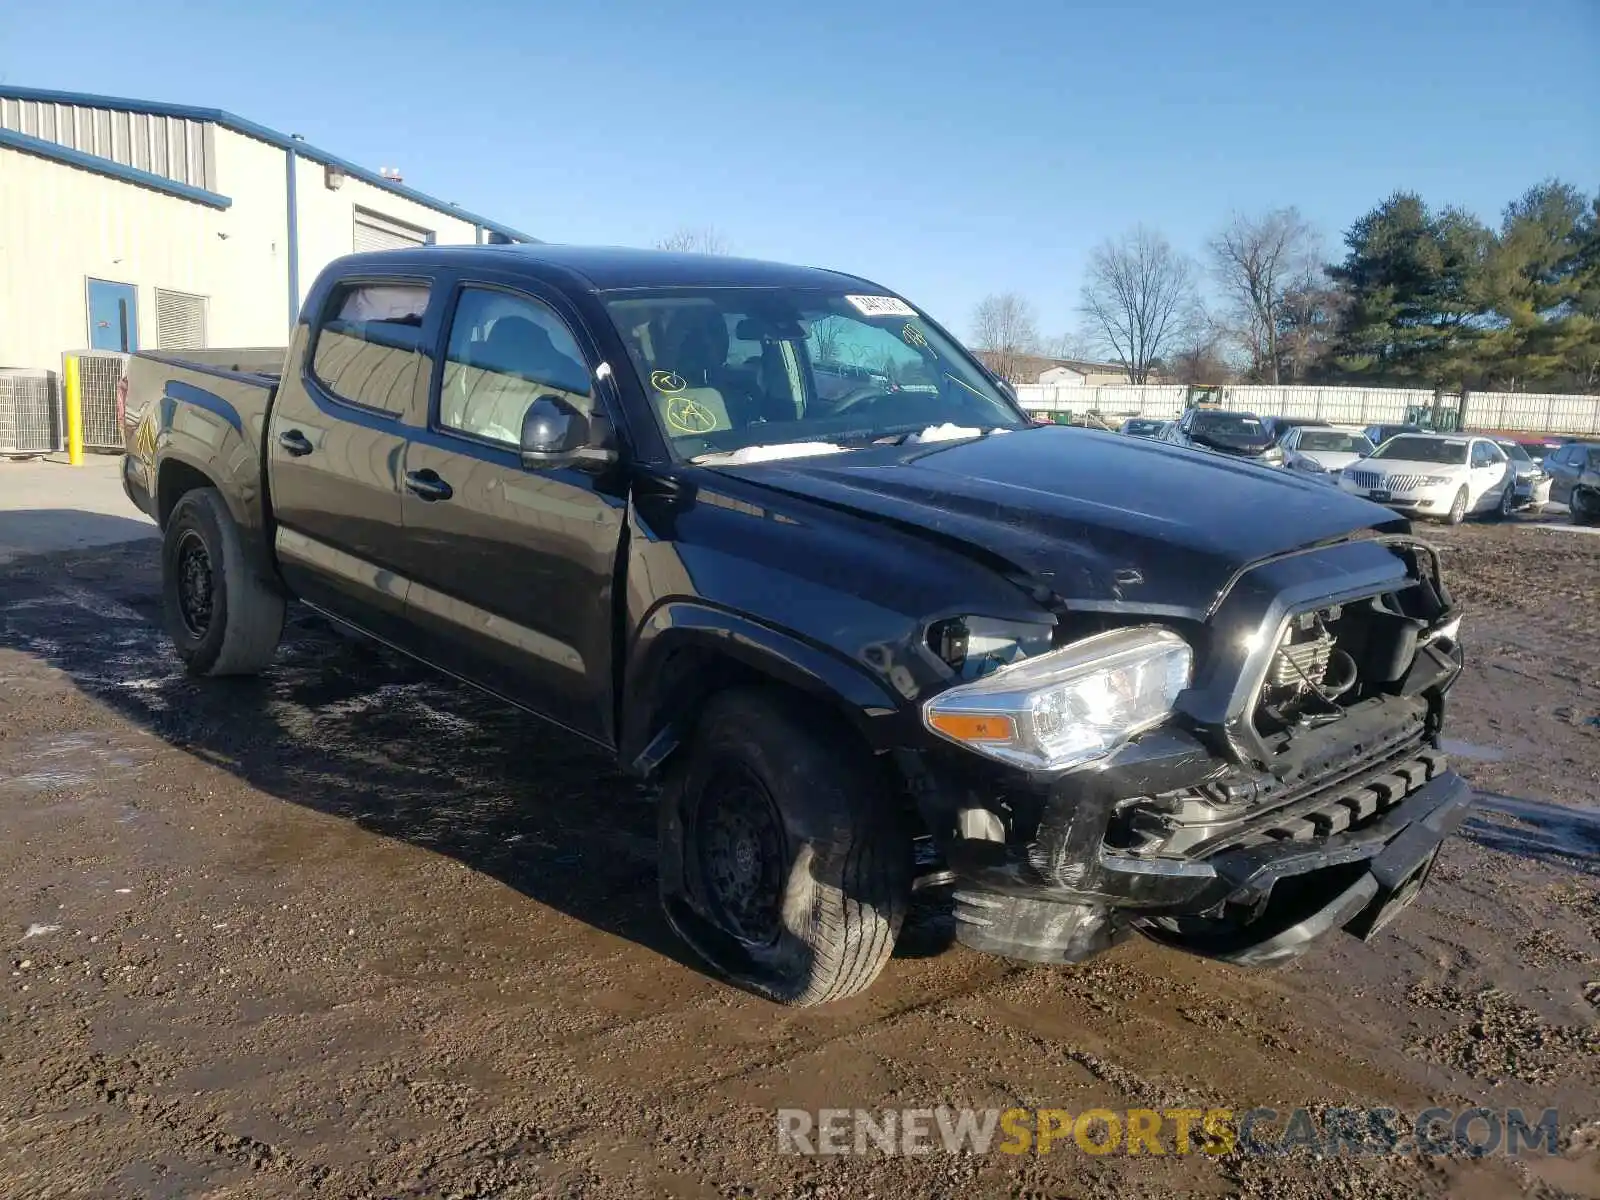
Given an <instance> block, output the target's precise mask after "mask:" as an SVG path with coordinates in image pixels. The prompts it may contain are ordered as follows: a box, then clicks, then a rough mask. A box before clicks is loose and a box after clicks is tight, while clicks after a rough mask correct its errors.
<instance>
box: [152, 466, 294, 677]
mask: <svg viewBox="0 0 1600 1200" xmlns="http://www.w3.org/2000/svg"><path fill="white" fill-rule="evenodd" d="M161 585H162V586H161V592H162V609H163V612H164V615H165V617H166V626H167V632H168V634H169V635H171V637H172V644H173V646H174V648H175V649H176V650H177V652H178V657H179V658H180V659H182V660H183V666H184V669H185V670H187V671H188V672H189V674H191V675H207V676H209V675H257V674H260V672H261V671H263V670H265V669H266V667H267V664H268V663H270V662H271V661H272V656H273V654H275V653H276V652H277V649H278V639H279V637H280V636H281V635H282V633H283V611H284V600H283V597H282V596H281V595H280V594H278V593H277V592H276V591H274V590H273V589H272V588H270V587H268V586H267V584H266V583H264V582H263V581H262V580H261V578H260V577H259V576H258V575H257V574H256V573H255V572H254V571H253V570H252V569H251V568H250V565H249V563H248V562H247V561H246V560H245V555H244V547H243V545H242V543H241V541H240V538H239V527H238V525H236V524H235V523H234V520H233V515H232V514H231V513H230V512H229V511H228V506H227V504H226V502H224V500H223V499H222V494H221V493H220V492H218V491H217V489H216V488H195V489H194V490H192V491H188V492H185V493H184V494H183V495H182V496H181V497H180V498H179V500H178V503H177V504H176V505H174V506H173V509H172V514H171V515H170V516H169V517H168V518H167V527H166V529H165V531H164V532H163V540H162V545H161Z"/></svg>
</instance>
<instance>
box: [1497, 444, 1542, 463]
mask: <svg viewBox="0 0 1600 1200" xmlns="http://www.w3.org/2000/svg"><path fill="white" fill-rule="evenodd" d="M1495 445H1496V446H1499V447H1500V449H1502V450H1504V451H1505V452H1506V457H1507V458H1509V459H1511V460H1512V461H1513V462H1532V461H1533V459H1532V458H1531V457H1530V456H1529V454H1528V452H1527V451H1526V450H1524V449H1523V448H1522V446H1521V445H1520V444H1519V443H1517V442H1496V443H1495Z"/></svg>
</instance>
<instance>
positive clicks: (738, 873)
mask: <svg viewBox="0 0 1600 1200" xmlns="http://www.w3.org/2000/svg"><path fill="white" fill-rule="evenodd" d="M845 736H849V734H848V731H841V730H839V729H836V728H835V727H834V726H833V725H832V724H831V723H830V722H829V721H828V720H827V719H826V718H820V717H819V716H818V715H817V714H814V713H811V712H809V711H807V710H806V708H805V706H804V704H803V703H802V702H800V701H797V700H791V699H789V698H788V697H786V696H784V695H782V694H780V693H777V692H774V691H768V690H764V689H759V688H740V689H735V690H731V691H727V692H723V693H720V694H718V695H717V696H715V697H713V699H712V700H711V702H710V703H709V704H708V705H707V707H706V710H705V712H704V715H703V716H702V718H701V720H700V724H699V726H698V728H697V729H696V732H695V736H694V740H693V743H692V745H691V746H690V747H689V748H688V751H687V754H686V757H685V758H684V761H682V762H681V763H680V764H679V765H678V767H677V769H676V770H674V772H673V775H672V777H671V778H670V779H669V781H668V783H667V786H666V788H665V790H664V794H663V797H662V801H661V900H662V905H663V907H664V908H665V909H666V912H667V919H668V920H669V921H670V922H671V924H672V926H673V928H674V929H676V930H677V932H678V934H679V935H680V936H681V937H682V938H683V939H684V940H685V941H686V942H688V943H689V945H690V946H691V947H692V948H693V949H694V950H695V952H696V953H697V954H699V955H700V956H701V957H702V958H704V959H705V960H706V961H707V962H708V963H710V964H711V966H712V967H714V968H715V969H716V970H717V971H719V972H720V973H722V974H723V975H725V976H727V977H728V978H729V979H731V980H733V981H734V982H735V983H738V984H740V985H741V986H743V987H746V988H749V989H750V990H752V991H754V992H757V993H759V994H761V995H763V996H766V997H768V998H769V999H772V1000H776V1001H779V1002H780V1003H783V1004H792V1005H811V1004H822V1003H824V1002H826V1001H829V1000H839V999H843V998H844V997H846V996H851V995H854V994H856V993H857V992H860V991H863V990H864V989H866V988H867V987H868V986H869V985H870V984H871V983H872V981H873V980H874V979H876V978H877V976H878V973H879V972H880V971H881V970H883V967H884V964H885V963H887V962H888V961H889V955H890V953H891V952H892V951H893V950H894V942H895V938H896V937H897V936H898V934H899V932H900V926H901V923H902V922H903V921H904V919H905V914H906V910H907V909H908V908H909V907H910V903H911V875H912V850H911V837H910V832H909V829H908V827H907V823H906V821H905V819H904V816H903V814H902V813H901V810H900V808H899V806H898V803H897V797H896V795H895V793H894V791H893V790H892V789H891V788H889V787H888V786H886V784H885V781H884V778H883V776H882V774H881V771H880V768H879V764H877V763H876V762H875V761H874V760H873V759H872V757H871V756H870V755H868V754H866V753H865V752H864V751H862V752H860V753H854V754H852V753H849V752H841V739H842V737H845Z"/></svg>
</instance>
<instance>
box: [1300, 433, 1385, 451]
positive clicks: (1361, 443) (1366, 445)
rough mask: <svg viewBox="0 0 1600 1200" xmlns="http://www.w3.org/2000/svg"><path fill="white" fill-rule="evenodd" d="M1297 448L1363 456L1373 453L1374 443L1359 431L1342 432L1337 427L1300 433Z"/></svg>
mask: <svg viewBox="0 0 1600 1200" xmlns="http://www.w3.org/2000/svg"><path fill="white" fill-rule="evenodd" d="M1297 448H1298V449H1300V450H1306V451H1312V452H1315V451H1325V452H1327V453H1329V454H1359V455H1361V456H1362V457H1363V458H1365V457H1366V456H1367V455H1369V454H1371V453H1372V443H1371V442H1369V441H1367V439H1366V438H1364V437H1362V436H1361V435H1360V434H1359V433H1340V432H1339V431H1338V430H1336V429H1308V430H1306V431H1305V432H1304V433H1302V434H1301V435H1300V441H1299V443H1298V444H1297Z"/></svg>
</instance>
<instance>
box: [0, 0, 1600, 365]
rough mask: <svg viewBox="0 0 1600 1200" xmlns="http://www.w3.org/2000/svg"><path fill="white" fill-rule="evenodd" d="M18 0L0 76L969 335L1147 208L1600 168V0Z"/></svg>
mask: <svg viewBox="0 0 1600 1200" xmlns="http://www.w3.org/2000/svg"><path fill="white" fill-rule="evenodd" d="M3 7H4V10H5V11H3V12H0V79H3V80H4V82H6V83H10V84H16V85H27V86H38V87H55V88H64V89H71V90H76V91H90V92H104V93H109V94H113V95H127V96H138V97H141V98H146V99H158V100H170V101H176V102H180V103H191V104H199V105H205V106H208V107H219V108H226V109H229V110H232V111H233V112H236V113H238V114H239V115H241V116H243V117H247V118H249V119H251V120H255V121H259V122H261V123H262V124H265V125H269V126H272V127H274V128H277V129H281V130H284V131H286V132H296V133H301V134H303V135H304V136H305V137H306V138H307V140H309V141H311V142H313V143H316V144H317V145H320V146H323V147H325V148H326V149H328V150H331V151H333V152H335V153H338V154H341V155H343V156H344V157H347V158H350V159H353V160H355V161H357V162H361V163H364V164H366V165H368V166H371V167H377V166H380V165H391V164H394V165H399V166H400V167H402V168H403V169H404V172H405V178H406V182H407V183H409V184H412V185H413V186H416V187H418V188H421V189H422V190H424V191H427V192H431V193H433V194H435V195H438V196H440V197H443V198H445V199H448V200H455V201H457V202H459V203H460V204H462V205H463V206H465V207H468V208H471V209H474V210H476V211H478V212H482V213H485V214H487V215H489V216H492V217H495V218H497V219H499V220H502V221H505V222H506V223H507V224H510V225H513V226H516V227H517V228H520V229H525V230H528V231H529V232H531V233H533V234H535V235H537V236H540V237H543V238H546V239H548V240H552V241H567V242H604V243H613V244H630V245H648V244H650V243H651V242H652V241H654V240H655V239H656V238H658V237H661V236H663V235H665V234H667V233H670V232H671V231H672V230H674V229H675V228H678V227H681V226H686V225H697V226H698V225H713V226H715V227H716V228H717V229H718V230H719V231H720V232H721V233H722V234H723V235H724V236H725V237H726V238H727V239H728V240H729V241H730V242H731V243H732V245H733V247H734V248H735V249H736V250H737V251H739V252H741V253H746V254H750V255H754V256H758V257H770V258H778V259H785V260H792V261H799V262H805V263H811V264H814V265H818V266H831V267H838V268H841V269H844V270H850V271H854V272H857V273H860V274H864V275H868V276H870V277H873V278H876V279H879V280H880V281H882V282H883V283H885V284H888V285H890V286H892V287H894V288H896V289H898V290H900V291H902V292H904V293H906V294H907V295H909V296H911V297H912V298H913V299H914V300H916V301H917V302H919V303H920V304H922V305H923V306H924V307H926V308H928V309H929V310H930V311H931V312H932V313H933V314H934V315H935V316H936V317H937V318H939V319H940V320H941V321H943V322H944V323H946V324H948V325H950V326H951V327H952V328H953V329H955V330H956V331H957V332H958V333H960V334H963V335H965V334H966V333H967V332H968V327H969V324H970V322H969V315H970V313H971V309H972V307H973V305H974V304H975V303H976V301H977V300H978V299H979V298H981V297H982V296H983V294H985V293H986V292H991V291H1003V290H1015V291H1018V292H1021V293H1022V294H1023V295H1025V296H1027V297H1028V298H1029V299H1031V300H1032V301H1033V302H1034V303H1035V304H1036V305H1037V307H1038V309H1039V311H1040V315H1041V322H1040V323H1041V326H1042V327H1043V329H1044V330H1045V331H1046V332H1049V333H1055V332H1059V331H1064V330H1066V329H1068V328H1071V327H1072V326H1074V325H1075V324H1076V323H1077V321H1076V317H1075V315H1074V312H1073V309H1074V306H1075V305H1076V302H1077V295H1078V290H1079V286H1080V281H1081V272H1082V268H1083V263H1084V261H1085V258H1086V256H1087V253H1088V251H1089V250H1090V248H1091V247H1092V246H1093V245H1094V244H1095V243H1096V242H1098V241H1100V240H1101V239H1103V238H1105V237H1107V236H1109V235H1112V234H1115V233H1118V232H1120V231H1121V230H1123V229H1125V228H1128V227H1130V226H1132V225H1133V224H1135V223H1137V222H1143V223H1145V224H1147V225H1150V226H1153V227H1155V228H1158V229H1160V230H1162V231H1163V232H1164V233H1166V234H1167V236H1168V237H1169V238H1171V239H1172V241H1173V242H1174V243H1175V244H1176V245H1178V246H1179V247H1180V248H1181V249H1184V250H1186V251H1188V252H1190V253H1198V252H1199V251H1200V250H1201V249H1202V248H1203V245H1204V242H1205V239H1206V238H1207V236H1208V235H1209V234H1210V233H1211V232H1212V231H1213V230H1214V228H1215V227H1216V226H1217V225H1218V224H1219V223H1220V222H1221V221H1222V220H1223V219H1224V218H1225V217H1226V216H1227V214H1228V213H1229V211H1230V210H1232V209H1243V210H1248V211H1257V210H1261V209H1265V208H1270V207H1274V206H1277V205H1283V204H1297V205H1299V206H1300V208H1301V210H1302V211H1303V212H1304V213H1305V214H1306V215H1307V216H1308V217H1310V218H1311V219H1312V220H1313V221H1314V222H1315V223H1316V224H1317V225H1319V226H1320V227H1321V228H1322V229H1323V230H1324V231H1325V233H1326V236H1327V244H1328V249H1329V252H1330V253H1335V252H1337V250H1338V247H1339V235H1340V232H1341V231H1342V230H1343V229H1344V228H1345V227H1346V226H1348V224H1349V223H1350V221H1351V220H1352V219H1353V218H1355V217H1357V216H1358V215H1360V214H1361V213H1362V212H1364V211H1366V210H1367V209H1368V208H1370V207H1371V206H1372V205H1373V204H1375V203H1376V202H1377V201H1379V200H1380V199H1382V198H1383V197H1384V196H1385V195H1387V194H1388V193H1389V192H1391V191H1393V190H1394V189H1396V188H1407V189H1412V190H1416V191H1419V192H1421V193H1422V195H1423V196H1424V197H1425V198H1427V199H1428V200H1429V201H1430V202H1432V203H1436V204H1444V203H1454V204H1460V205H1463V206H1465V207H1467V208H1469V209H1472V210H1474V211H1476V212H1478V213H1479V214H1480V215H1482V216H1484V217H1486V218H1490V219H1494V218H1497V217H1498V214H1499V212H1500V210H1501V208H1502V207H1503V206H1504V204H1505V203H1506V202H1507V201H1508V200H1510V199H1511V198H1512V197H1513V196H1515V195H1516V194H1518V193H1520V192H1521V191H1522V190H1523V189H1524V188H1526V187H1527V186H1529V185H1530V184H1533V183H1535V182H1537V181H1538V180H1540V179H1542V178H1544V177H1547V176H1551V175H1555V176H1559V177H1562V178H1566V179H1568V180H1570V181H1572V182H1574V183H1577V184H1579V185H1580V186H1582V187H1584V188H1585V189H1587V190H1590V191H1593V190H1595V189H1596V188H1597V187H1600V68H1597V65H1596V64H1600V0H1539V2H1538V3H1533V4H1527V3H1512V2H1511V0H1501V2H1496V0H1477V2H1476V3H1472V2H1451V0H1439V2H1437V3H1418V2H1414V0H1386V2H1381V3H1380V2H1372V0H1337V2H1335V3H1330V4H1322V5H1318V6H1315V7H1314V8H1313V7H1312V6H1304V7H1302V6H1299V5H1295V4H1284V3H1282V2H1281V0H1278V2H1277V3H1271V4H1268V3H1254V2H1252V3H1229V2H1227V0H1210V2H1205V0H1199V2H1197V0H1187V2H1182V3H1145V4H1139V3H1132V2H1130V3H1123V4H1117V3H1074V2H1071V0H1054V2H1036V3H1031V4H1006V3H990V4H975V3H972V2H971V0H966V2H958V3H946V2H944V0H918V2H916V3H910V4H907V3H894V2H885V0H877V2H876V3H874V2H872V0H853V2H851V3H841V2H838V0H813V2H812V3H810V4H808V5H804V6H796V5H770V4H762V3H752V2H751V0H739V2H737V3H725V2H723V0H702V2H700V3H694V4H682V3H680V4H661V3H657V2H642V0H588V2H587V3H575V4H566V3H551V2H550V0H544V2H543V3H534V4H514V3H500V2H499V0H484V2H480V3H475V4H462V5H451V4H437V3H426V4H425V3H421V2H419V0H390V2H389V3H385V4H381V5H375V4H351V3H347V4H342V5H338V6H333V5H329V4H327V3H325V2H324V3H317V4H305V3H300V2H298V0H286V2H283V3H274V4H272V5H270V6H268V5H265V4H258V5H254V6H250V7H249V8H246V7H245V6H236V5H229V4H224V5H219V6H215V7H212V8H210V9H209V10H208V9H206V8H195V7H193V6H183V7H180V6H178V5H176V4H173V3H169V2H167V0H141V2H140V3H136V4H130V3H127V2H126V0H123V2H122V3H119V4H103V3H99V2H98V0H76V2H75V3H72V4H62V3H57V4H44V3H13V4H10V5H5V6H3Z"/></svg>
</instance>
